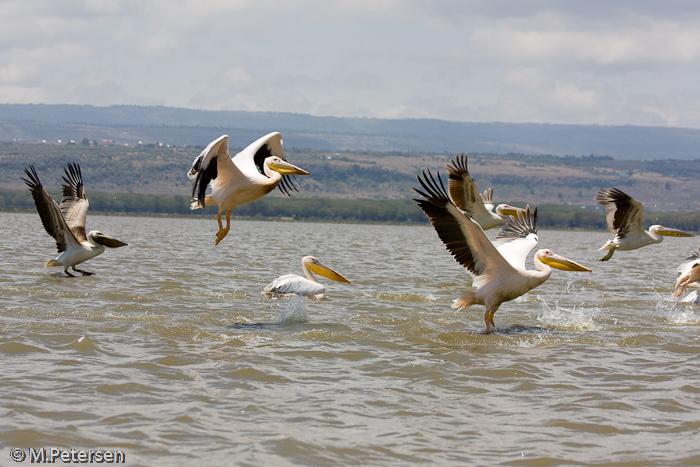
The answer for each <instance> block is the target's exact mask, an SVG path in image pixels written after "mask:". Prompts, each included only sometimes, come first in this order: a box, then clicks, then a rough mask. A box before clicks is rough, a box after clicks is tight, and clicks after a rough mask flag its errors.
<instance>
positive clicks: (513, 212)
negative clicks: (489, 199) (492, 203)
mask: <svg viewBox="0 0 700 467" xmlns="http://www.w3.org/2000/svg"><path fill="white" fill-rule="evenodd" d="M496 211H497V212H498V214H499V215H501V216H503V215H506V216H513V217H515V218H516V219H517V218H518V212H523V213H524V212H525V210H524V209H521V208H516V207H515V206H511V205H510V204H499V205H498V208H496Z"/></svg>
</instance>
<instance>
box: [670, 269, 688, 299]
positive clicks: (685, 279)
mask: <svg viewBox="0 0 700 467" xmlns="http://www.w3.org/2000/svg"><path fill="white" fill-rule="evenodd" d="M688 284H690V274H687V275H685V276H683V277H681V278H680V279H678V283H677V285H676V288H678V287H680V288H681V289H680V290H676V291H675V292H673V296H674V297H678V296H679V295H682V294H683V292H685V289H687V288H688Z"/></svg>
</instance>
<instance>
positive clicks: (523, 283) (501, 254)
mask: <svg viewBox="0 0 700 467" xmlns="http://www.w3.org/2000/svg"><path fill="white" fill-rule="evenodd" d="M422 174H423V178H422V179H421V177H420V176H418V177H417V178H418V181H419V182H420V184H421V186H422V187H423V190H425V191H421V190H418V189H416V188H414V190H415V191H416V192H417V193H418V194H419V195H421V196H422V197H423V198H424V199H416V200H415V201H416V202H417V203H418V205H419V206H420V208H421V209H422V210H423V212H425V214H426V215H427V216H428V218H429V219H430V222H431V224H432V225H433V227H434V228H435V231H436V232H437V234H438V236H439V237H440V240H442V242H443V243H444V244H445V247H446V248H447V250H448V251H449V252H450V253H451V254H452V256H454V258H455V260H456V261H457V262H458V263H459V264H461V265H462V266H464V267H465V268H466V269H467V270H468V271H469V272H470V273H471V274H472V276H474V281H473V286H474V287H476V291H473V292H464V293H463V294H462V297H461V298H460V299H458V300H455V301H454V303H453V305H452V308H455V309H463V308H468V307H470V306H471V305H484V306H485V307H486V311H485V313H484V321H485V322H486V332H493V331H494V330H495V329H496V325H495V324H494V322H493V315H494V314H495V313H496V310H498V307H500V306H501V304H502V303H503V302H507V301H509V300H513V299H515V298H517V297H519V296H521V295H523V294H525V293H527V292H528V291H530V290H532V289H534V288H535V287H538V286H539V285H541V284H543V283H544V282H545V281H546V280H547V279H549V276H550V275H551V274H552V267H555V268H557V269H562V270H565V271H588V272H590V269H588V268H587V267H585V266H582V265H580V264H578V263H576V262H574V261H571V260H569V259H566V258H564V257H562V256H559V255H557V254H555V253H554V252H552V251H551V250H539V251H538V252H537V253H536V254H535V258H534V261H535V267H536V268H537V271H532V270H528V269H526V268H525V259H526V258H527V255H528V253H529V252H530V250H532V249H533V248H534V247H535V245H537V209H536V208H535V211H534V212H530V206H527V207H526V208H525V210H524V211H519V212H518V214H517V218H515V217H511V220H510V222H509V223H508V224H507V225H506V226H504V227H503V228H502V229H501V232H499V234H498V236H497V237H496V243H497V244H498V247H497V246H496V245H495V244H494V243H491V242H490V241H489V239H488V238H487V237H486V234H485V233H484V230H483V229H482V228H481V227H480V226H479V224H478V223H477V222H476V221H475V220H474V219H472V218H471V217H469V216H468V215H467V214H465V213H464V212H463V211H462V210H460V209H459V208H458V207H457V206H455V204H454V203H453V202H452V201H450V198H449V197H448V195H447V191H446V190H445V185H444V184H443V182H442V179H441V178H440V174H439V173H438V175H437V181H436V180H435V177H433V175H432V173H431V172H430V170H428V171H427V174H426V172H425V171H423V172H422ZM438 182H439V183H438Z"/></svg>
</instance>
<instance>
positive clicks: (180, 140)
mask: <svg viewBox="0 0 700 467" xmlns="http://www.w3.org/2000/svg"><path fill="white" fill-rule="evenodd" d="M270 131H280V132H282V135H283V137H284V140H285V146H286V147H288V148H291V147H295V148H307V149H314V150H324V151H357V150H369V151H404V152H411V151H417V152H433V153H452V154H456V153H460V152H478V153H491V154H509V153H518V154H534V155H543V154H547V155H554V156H566V155H574V156H587V155H597V156H611V157H613V158H615V159H637V160H639V159H646V160H653V159H679V160H683V159H684V160H696V159H700V130H696V129H688V128H667V127H640V126H599V125H553V124H535V123H523V124H516V123H497V122H494V123H470V122H453V121H444V120H429V119H400V120H389V119H371V118H341V117H315V116H311V115H303V114H292V113H281V112H240V111H204V110H192V109H182V108H170V107H158V106H109V107H95V106H87V105H45V104H37V105H24V104H0V142H11V141H18V140H21V141H28V142H37V141H41V140H47V141H56V140H59V139H60V140H64V141H66V140H76V141H80V140H82V139H83V138H89V139H91V140H96V141H101V140H111V141H114V142H115V143H128V144H134V143H138V142H139V141H142V142H144V143H156V142H161V143H166V144H172V145H179V146H186V145H190V146H203V145H206V144H207V143H208V142H209V141H211V140H212V139H214V138H216V137H217V136H219V135H221V134H223V133H226V134H229V135H230V136H231V141H232V144H234V142H235V144H236V145H239V146H245V145H246V144H248V143H249V142H251V141H253V140H255V139H257V138H258V137H259V136H261V135H263V134H265V133H267V132H270Z"/></svg>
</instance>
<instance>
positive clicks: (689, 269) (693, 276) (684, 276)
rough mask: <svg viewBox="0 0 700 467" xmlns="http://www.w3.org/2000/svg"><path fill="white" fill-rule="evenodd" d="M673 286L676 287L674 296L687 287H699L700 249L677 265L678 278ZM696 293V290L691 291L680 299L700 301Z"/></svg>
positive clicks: (691, 301) (692, 301)
mask: <svg viewBox="0 0 700 467" xmlns="http://www.w3.org/2000/svg"><path fill="white" fill-rule="evenodd" d="M673 287H674V288H675V289H676V291H675V292H674V293H673V296H674V297H678V296H680V295H682V294H683V292H685V289H687V288H688V287H700V250H698V251H696V252H695V253H693V254H692V255H690V256H688V257H687V258H686V259H684V260H683V262H682V263H681V264H680V266H678V280H676V282H675V284H673ZM698 295H699V294H698V292H697V291H693V292H691V293H689V294H688V295H687V296H686V297H685V298H684V299H683V300H682V301H683V302H690V303H700V299H699V297H698Z"/></svg>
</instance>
